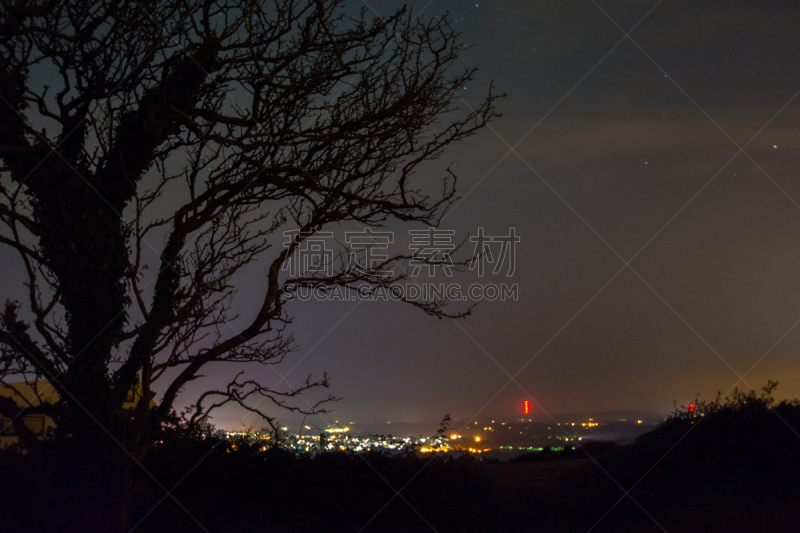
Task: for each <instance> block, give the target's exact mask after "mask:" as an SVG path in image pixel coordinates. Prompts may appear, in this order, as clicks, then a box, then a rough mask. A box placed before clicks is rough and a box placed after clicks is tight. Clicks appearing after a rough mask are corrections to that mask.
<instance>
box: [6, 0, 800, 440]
mask: <svg viewBox="0 0 800 533" xmlns="http://www.w3.org/2000/svg"><path fill="white" fill-rule="evenodd" d="M401 4H402V2H384V1H380V2H379V1H377V0H375V1H374V2H370V3H369V4H368V5H369V7H370V9H372V10H373V13H375V14H378V15H381V16H385V15H389V14H391V13H392V12H393V11H394V10H395V9H397V8H398V7H400V6H401ZM364 5H365V3H364V4H362V3H361V2H356V1H353V2H351V6H350V7H351V8H352V9H358V8H359V7H361V6H364ZM412 5H413V6H414V9H415V10H416V11H419V10H423V8H424V10H423V15H424V16H431V17H432V16H440V15H442V14H443V13H444V12H445V10H449V12H450V15H449V16H450V17H451V18H452V20H453V21H454V22H453V24H454V26H455V27H456V28H457V29H459V30H460V31H462V32H463V35H462V41H463V42H464V44H466V45H469V46H468V48H466V49H465V50H464V52H463V55H462V58H463V60H460V61H461V63H462V64H463V66H464V67H472V66H477V67H479V68H480V71H479V73H478V74H477V76H476V79H475V80H474V81H473V82H472V83H470V84H469V85H468V86H466V87H464V88H463V89H462V90H461V91H459V95H458V96H457V98H456V101H455V103H456V104H457V105H458V107H459V108H460V109H461V112H462V113H464V114H466V112H468V110H469V106H473V107H476V106H477V105H478V104H479V102H480V101H481V99H482V97H483V96H485V95H486V93H487V89H488V85H489V82H490V81H491V80H494V82H495V87H496V89H497V91H498V92H500V93H506V95H507V97H506V98H504V99H503V100H502V101H501V102H500V104H499V107H500V111H501V112H502V113H503V115H504V116H503V117H501V118H500V119H498V120H496V121H494V122H493V123H491V127H490V128H485V129H483V130H482V131H481V132H480V133H479V134H478V135H476V136H475V137H472V138H471V139H469V140H467V141H465V142H463V143H460V144H458V145H454V146H452V147H451V149H449V150H448V152H447V155H446V156H445V157H444V158H442V159H441V160H440V161H436V162H433V163H431V164H430V165H429V166H428V167H426V168H427V169H429V171H430V174H431V179H432V180H436V179H438V178H439V177H440V175H441V170H442V169H443V168H444V166H446V165H447V164H452V169H453V171H454V172H456V173H457V174H458V176H459V193H460V194H461V196H462V198H463V200H462V201H461V202H460V203H458V204H457V206H456V207H455V209H454V210H453V211H452V212H451V213H450V214H448V216H447V217H446V218H445V220H444V222H443V224H442V228H443V229H452V230H455V232H456V235H457V236H458V239H457V240H461V239H463V238H465V237H467V236H468V235H475V234H476V233H477V231H478V228H479V227H483V228H485V231H486V234H490V235H505V234H507V233H508V232H509V228H511V227H513V228H515V230H516V233H517V235H519V236H520V238H521V241H520V243H519V244H518V245H517V247H516V258H515V259H516V268H515V271H514V274H513V277H511V278H508V277H506V276H505V275H504V274H500V275H497V276H493V277H492V276H488V277H489V278H491V281H492V282H496V283H501V282H505V283H516V284H518V287H519V300H518V301H516V302H514V301H505V302H500V301H495V302H484V303H482V304H480V305H479V306H478V307H477V308H476V309H475V312H474V315H473V316H471V317H469V318H468V319H466V320H460V321H458V322H455V321H453V320H437V319H434V318H431V317H428V316H426V315H424V314H423V313H422V312H420V311H419V310H417V309H414V308H412V307H411V306H408V305H402V304H400V303H392V302H354V303H351V302H315V301H309V302H294V303H293V304H292V305H291V307H290V308H289V312H290V313H291V314H292V315H293V316H294V318H295V322H294V324H293V325H292V328H291V329H292V331H293V332H294V334H295V338H296V339H297V341H298V343H299V345H300V348H299V350H298V351H297V352H295V353H294V354H292V355H290V356H288V357H287V358H286V360H285V361H284V362H283V363H282V364H281V365H280V366H277V367H275V369H274V370H273V369H270V368H263V367H262V368H253V369H250V370H249V371H251V372H253V376H254V377H256V376H258V377H260V378H261V379H263V380H264V381H265V382H266V383H273V384H278V382H279V381H280V379H281V377H280V376H284V377H285V378H286V381H287V382H288V383H290V384H293V385H297V384H299V383H300V381H302V379H304V378H305V377H306V376H307V375H308V374H310V373H314V374H319V373H321V372H322V371H323V370H327V371H328V373H329V374H330V378H331V389H330V391H329V392H330V393H332V394H333V395H335V396H340V397H343V399H342V400H341V401H339V402H338V403H336V404H335V405H333V406H332V408H333V409H334V412H333V413H331V414H329V415H325V417H324V418H318V419H315V420H313V421H312V420H311V419H310V418H309V420H308V421H306V423H314V424H317V425H324V424H326V423H327V422H332V421H333V420H339V421H340V422H341V421H345V422H350V421H359V422H386V421H392V422H401V421H404V422H437V421H438V420H439V419H441V418H442V416H443V415H444V414H445V413H450V414H451V416H452V417H453V418H454V419H456V420H457V421H459V422H462V423H465V422H467V421H469V420H470V419H471V418H473V417H476V419H478V420H485V419H486V418H488V417H493V416H502V415H508V416H514V415H516V413H518V412H519V408H520V405H521V402H522V400H523V399H525V398H528V399H530V400H533V405H534V411H535V412H537V413H539V414H542V413H545V412H546V413H549V414H551V415H553V416H554V417H555V418H556V419H558V415H559V413H569V412H598V413H599V412H604V411H622V410H636V411H651V412H656V413H664V414H666V413H667V412H668V411H670V410H671V409H672V406H673V401H674V400H677V402H678V404H679V405H680V404H682V403H688V402H690V401H693V400H694V398H695V395H696V394H697V393H699V394H700V396H701V398H705V399H713V397H714V396H716V393H717V391H722V392H723V393H725V392H727V391H729V390H730V389H731V388H732V387H733V386H734V385H737V382H738V386H739V387H740V388H750V387H753V388H756V389H759V388H760V387H761V386H763V385H764V384H765V383H766V381H767V379H773V380H778V381H780V386H779V388H778V389H777V396H778V397H781V398H783V397H797V396H800V365H798V355H799V354H800V180H798V163H799V162H800V122H799V121H800V96H798V91H800V8H798V7H797V5H796V4H794V3H791V2H762V1H758V2H755V1H754V2H747V3H743V2H696V1H685V2H680V1H664V2H652V1H646V2H645V1H642V2H624V3H623V2H611V3H608V2H606V3H603V2H598V3H597V4H595V3H593V2H590V1H581V2H560V1H559V2H555V1H554V2H543V1H530V2H526V1H503V2H478V3H477V4H476V3H475V2H474V1H473V2H461V1H445V0H434V1H431V2H430V3H428V2H427V1H423V2H414V3H412ZM632 28H634V29H633V30H632V31H631V29H632ZM629 31H631V33H630V35H629V37H630V38H626V37H625V34H626V32H629ZM742 148H743V150H741V149H742ZM409 228H411V229H420V227H419V226H401V225H399V224H397V225H395V224H391V225H390V226H389V228H388V229H390V230H394V231H395V232H396V241H397V242H398V243H399V244H400V245H405V244H406V243H407V241H408V237H407V234H406V232H407V230H408V229H409ZM357 229H358V228H357V227H355V226H353V227H348V228H333V231H336V232H342V233H343V232H344V231H355V230H357ZM337 235H338V233H337ZM279 239H280V236H277V237H276V246H277V247H278V248H279V247H280V243H279ZM468 248H469V249H468V250H467V252H469V253H471V245H470V246H468ZM2 253H3V256H2V257H3V259H2V262H3V265H4V267H3V268H4V270H5V269H6V268H8V272H11V274H8V275H7V276H4V277H3V279H2V281H1V282H0V293H1V294H3V295H9V296H14V295H16V294H19V296H18V297H19V298H20V299H22V297H23V296H22V294H21V292H20V290H21V288H20V286H19V282H18V279H19V278H18V277H16V275H15V274H13V272H15V271H16V270H17V269H18V268H19V265H18V264H17V263H18V260H17V259H16V258H15V257H14V258H13V259H12V258H10V257H12V256H10V254H9V252H8V251H7V250H3V252H2ZM628 262H629V263H628ZM266 264H267V263H266V262H261V263H257V264H254V265H251V267H249V268H248V269H247V271H246V273H244V274H243V275H242V276H240V277H239V279H238V281H239V283H240V286H241V291H240V296H241V299H240V300H239V306H238V311H239V312H240V313H241V314H242V317H243V319H242V323H244V322H246V321H247V319H248V317H249V316H251V314H252V313H253V312H255V310H256V308H257V306H258V305H260V297H259V295H258V293H259V292H260V291H262V290H263V285H264V283H262V280H263V272H262V270H263V267H264V265H266ZM626 264H628V266H626ZM6 265H8V267H6ZM15 279H16V280H17V281H15ZM454 279H455V281H456V282H458V283H460V284H461V285H463V286H467V285H469V284H470V283H473V282H475V281H479V280H477V278H476V273H475V272H474V271H473V272H466V273H464V274H459V275H456V277H455V278H454ZM215 370H219V374H218V375H215V374H213V372H214V371H215ZM237 370H238V368H230V369H223V368H219V369H212V370H211V371H210V373H209V372H206V374H207V375H209V376H211V377H210V378H209V379H210V380H211V381H212V382H214V383H217V384H221V381H222V378H223V377H226V376H228V375H232V374H235V373H236V371H237ZM512 377H513V378H514V379H513V380H512ZM740 377H744V381H739V379H740ZM279 386H280V387H284V388H285V387H286V383H281V384H280V385H279ZM200 388H201V386H200V385H198V386H197V389H196V390H193V389H190V390H188V391H187V393H189V394H187V396H186V403H188V402H189V401H190V400H191V399H192V398H191V396H190V393H192V392H197V391H199V390H200ZM322 395H324V393H320V394H319V395H315V394H309V396H308V400H309V401H311V402H313V401H314V400H315V398H317V397H319V396H322ZM299 404H300V405H304V404H303V402H302V401H300V403H299ZM275 415H276V416H278V417H279V418H281V419H282V420H284V421H285V422H286V423H287V424H292V425H296V424H299V422H300V419H299V418H296V417H294V416H292V415H287V414H285V413H281V412H279V411H275ZM315 418H316V417H315ZM242 420H244V421H248V420H250V418H249V417H248V416H244V415H243V414H242V413H240V412H238V411H234V410H230V411H226V412H222V413H220V414H219V416H217V418H216V419H215V422H216V423H217V424H218V425H219V426H222V427H230V428H233V427H236V426H240V425H241V421H242Z"/></svg>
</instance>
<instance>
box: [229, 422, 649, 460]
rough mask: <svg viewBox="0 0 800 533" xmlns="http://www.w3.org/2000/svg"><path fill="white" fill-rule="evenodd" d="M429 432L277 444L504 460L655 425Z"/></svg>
mask: <svg viewBox="0 0 800 533" xmlns="http://www.w3.org/2000/svg"><path fill="white" fill-rule="evenodd" d="M427 427H430V425H429V424H416V425H415V424H408V423H406V424H404V423H395V424H392V423H390V422H388V423H386V424H385V425H378V424H374V423H373V424H358V423H355V422H349V423H347V424H340V423H339V422H338V421H335V422H334V423H332V424H329V425H328V426H327V427H325V428H318V427H311V426H304V427H303V431H302V432H298V433H294V432H291V431H290V430H289V428H287V427H284V428H281V429H282V431H280V432H279V433H278V435H277V439H279V440H280V441H281V442H280V445H281V446H282V447H285V448H289V449H293V450H296V451H300V452H312V453H314V452H322V451H326V450H329V451H335V450H349V451H356V452H362V451H369V450H390V451H391V450H394V451H397V452H401V451H412V450H413V451H418V452H421V453H430V452H447V453H453V452H455V453H471V454H486V455H489V456H492V457H508V456H511V455H518V454H520V453H529V452H537V451H544V450H552V451H559V450H563V449H566V448H573V447H574V446H575V445H576V443H578V442H582V441H587V440H600V441H616V442H618V443H625V442H631V441H633V440H634V439H635V438H636V437H637V436H639V435H641V434H642V433H645V432H647V431H650V430H651V429H653V427H655V422H652V421H645V420H642V419H627V418H622V419H614V420H607V419H606V420H600V419H597V420H596V419H595V418H593V417H592V418H585V419H577V420H574V421H570V422H557V423H549V424H548V423H545V422H537V421H534V420H533V419H529V418H507V419H503V420H501V419H493V420H484V421H474V422H472V423H470V424H466V425H462V426H460V429H458V428H459V424H453V427H448V428H446V429H445V428H440V429H439V430H433V431H428V432H425V431H424V428H427ZM225 434H226V435H227V437H228V438H229V439H247V440H250V439H252V440H256V441H260V442H262V443H263V447H264V449H266V448H268V447H270V446H272V445H274V444H275V439H276V434H275V432H252V431H249V432H248V431H227V432H226V433H225Z"/></svg>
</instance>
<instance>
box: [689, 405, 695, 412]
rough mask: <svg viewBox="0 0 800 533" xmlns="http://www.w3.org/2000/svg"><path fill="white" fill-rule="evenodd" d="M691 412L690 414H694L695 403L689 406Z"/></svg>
mask: <svg viewBox="0 0 800 533" xmlns="http://www.w3.org/2000/svg"><path fill="white" fill-rule="evenodd" d="M689 412H690V413H694V404H693V403H690V404H689Z"/></svg>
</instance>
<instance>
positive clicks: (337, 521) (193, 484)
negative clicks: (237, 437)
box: [0, 384, 800, 532]
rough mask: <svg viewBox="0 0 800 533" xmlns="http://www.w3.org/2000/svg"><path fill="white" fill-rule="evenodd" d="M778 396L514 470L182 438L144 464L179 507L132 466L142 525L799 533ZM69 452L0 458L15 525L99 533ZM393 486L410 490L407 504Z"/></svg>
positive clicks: (792, 416) (788, 425) (790, 408)
mask: <svg viewBox="0 0 800 533" xmlns="http://www.w3.org/2000/svg"><path fill="white" fill-rule="evenodd" d="M773 388H774V386H773V384H770V385H769V386H768V387H766V388H765V392H764V393H763V394H762V395H756V394H755V393H754V392H751V393H749V394H745V393H739V392H735V393H734V395H733V397H731V398H726V399H725V400H720V399H717V400H716V401H714V402H707V403H704V402H699V403H698V404H697V408H696V409H695V411H694V412H693V413H690V412H688V410H687V409H677V410H676V411H675V413H673V414H672V415H671V416H670V417H669V418H668V419H667V420H666V421H665V422H664V423H662V424H661V425H660V426H659V427H658V428H656V429H655V430H653V431H651V432H649V433H646V434H644V435H642V436H641V437H639V438H638V439H637V440H636V442H635V443H633V444H631V445H627V446H616V445H614V444H613V443H599V442H594V443H589V444H586V445H585V446H584V449H582V450H581V449H576V450H564V451H561V452H554V451H550V452H549V453H548V452H543V453H539V454H529V455H526V456H520V457H519V458H517V459H516V460H514V461H509V462H499V461H496V460H490V459H478V458H475V457H472V456H468V455H467V456H462V457H459V458H453V457H450V456H446V455H439V456H434V457H431V456H430V455H427V456H420V455H418V454H415V453H405V454H394V455H390V454H386V453H380V452H371V453H365V454H357V453H351V452H326V453H319V454H316V455H313V456H312V455H303V454H297V453H293V452H289V451H287V450H285V449H282V448H270V449H267V450H264V449H263V447H262V445H261V444H256V443H253V442H252V441H251V442H250V443H249V444H248V442H247V441H244V440H243V441H239V442H232V441H229V440H225V439H222V438H220V437H217V436H213V435H211V436H209V434H208V433H206V434H205V436H201V434H200V433H191V434H189V433H184V432H181V431H180V429H178V430H175V431H172V432H171V433H168V434H165V435H164V438H165V440H164V441H163V443H162V444H161V445H159V446H157V447H156V448H155V450H156V451H154V453H153V454H151V455H150V456H148V459H147V461H146V463H145V464H144V466H145V467H146V468H147V470H148V471H149V472H150V473H152V475H153V476H154V477H155V478H156V479H157V480H158V481H159V483H160V484H162V485H163V486H164V487H166V488H167V489H172V488H173V487H175V486H176V485H177V488H175V490H174V491H173V492H172V495H173V496H174V497H175V500H177V502H180V504H178V503H176V501H175V500H173V499H172V497H170V496H166V491H165V490H163V489H162V488H160V487H159V486H158V484H157V483H156V482H155V481H154V480H153V479H152V478H151V477H150V476H149V475H148V474H146V473H145V470H144V469H137V472H138V475H137V477H136V478H135V490H134V491H133V493H134V494H135V498H136V501H135V502H134V505H133V509H134V511H133V518H134V520H133V522H134V523H137V522H139V524H138V525H137V526H136V528H135V529H134V530H135V531H143V532H145V531H149V532H162V531H163V532H167V531H170V532H174V531H202V529H201V528H200V526H199V525H198V523H200V524H202V525H203V527H204V528H206V529H207V530H208V531H215V532H216V531H220V532H226V531H231V532H233V531H236V532H262V531H263V532H267V531H275V532H284V531H287V532H288V531H360V530H362V528H364V529H363V530H364V531H433V530H434V529H435V530H436V531H440V532H443V531H576V532H577V531H580V532H586V531H588V530H590V529H591V531H636V532H646V531H660V530H661V529H660V527H663V528H664V529H666V530H667V531H689V532H694V531H698V532H700V531H770V532H782V531H786V532H789V531H800V505H798V504H800V436H798V433H799V432H800V403H799V402H797V401H794V402H782V403H780V404H775V402H773V400H772V398H771V396H770V393H771V391H772V389H773ZM43 449H46V448H43ZM60 457H61V455H60V452H59V451H58V450H50V451H49V452H43V451H41V450H40V451H38V452H37V453H35V454H27V455H25V456H22V455H17V454H15V453H14V452H12V451H5V452H3V454H2V468H3V472H2V479H3V483H2V484H0V486H1V487H2V494H0V502H2V503H0V506H2V509H1V510H0V512H1V513H2V517H3V522H4V524H5V526H6V527H7V528H8V529H6V530H7V531H21V532H22V531H36V532H39V531H59V532H60V531H91V530H92V520H93V517H96V516H97V514H98V513H100V512H102V506H103V503H104V502H102V501H94V502H88V501H86V500H84V499H82V498H81V493H82V489H81V487H79V486H69V485H67V486H64V485H61V486H56V485H54V484H51V483H50V480H57V479H63V476H59V475H57V474H58V471H59V469H64V468H69V465H64V464H62V462H61V461H60ZM389 485H391V486H392V487H395V488H397V489H400V488H401V487H404V488H403V489H402V492H401V496H396V494H395V492H394V490H393V489H392V488H390V486H389ZM623 487H624V488H625V489H626V490H629V491H630V495H631V496H632V498H633V499H631V498H628V497H625V493H624V491H623V489H622V488H623ZM393 496H394V498H393ZM181 506H183V507H185V510H184V509H182V508H181ZM187 511H188V512H187ZM190 514H191V516H190ZM648 515H649V516H648ZM195 520H196V521H195ZM657 524H659V525H660V527H659V525H657ZM364 526H366V527H364Z"/></svg>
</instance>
